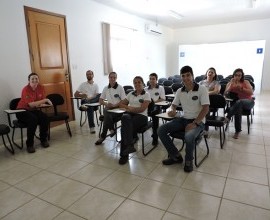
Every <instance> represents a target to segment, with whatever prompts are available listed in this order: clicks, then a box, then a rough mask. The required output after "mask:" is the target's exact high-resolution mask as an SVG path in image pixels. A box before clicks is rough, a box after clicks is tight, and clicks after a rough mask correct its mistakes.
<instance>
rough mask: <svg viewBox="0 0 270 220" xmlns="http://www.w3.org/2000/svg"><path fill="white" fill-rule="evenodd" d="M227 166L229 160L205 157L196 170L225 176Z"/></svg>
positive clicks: (227, 170) (228, 165) (227, 169)
mask: <svg viewBox="0 0 270 220" xmlns="http://www.w3.org/2000/svg"><path fill="white" fill-rule="evenodd" d="M210 154H211V152H210ZM229 167H230V163H229V162H221V161H219V160H218V159H211V158H207V159H206V160H205V161H204V162H203V164H202V165H201V166H200V167H198V168H197V171H199V172H203V173H209V174H213V175H217V176H223V177H227V176H228V172H229Z"/></svg>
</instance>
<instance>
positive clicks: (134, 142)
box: [133, 136, 139, 144]
mask: <svg viewBox="0 0 270 220" xmlns="http://www.w3.org/2000/svg"><path fill="white" fill-rule="evenodd" d="M138 140H139V137H138V136H137V137H134V138H133V144H136V142H137V141H138Z"/></svg>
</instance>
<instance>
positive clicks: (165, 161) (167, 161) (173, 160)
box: [162, 154, 183, 165]
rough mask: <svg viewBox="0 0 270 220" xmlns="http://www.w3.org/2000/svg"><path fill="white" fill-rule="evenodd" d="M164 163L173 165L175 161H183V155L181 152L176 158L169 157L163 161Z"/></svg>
mask: <svg viewBox="0 0 270 220" xmlns="http://www.w3.org/2000/svg"><path fill="white" fill-rule="evenodd" d="M162 163H163V165H172V164H175V163H183V157H182V156H181V154H180V155H179V156H177V157H176V158H175V159H174V158H170V157H169V158H168V159H165V160H163V161H162Z"/></svg>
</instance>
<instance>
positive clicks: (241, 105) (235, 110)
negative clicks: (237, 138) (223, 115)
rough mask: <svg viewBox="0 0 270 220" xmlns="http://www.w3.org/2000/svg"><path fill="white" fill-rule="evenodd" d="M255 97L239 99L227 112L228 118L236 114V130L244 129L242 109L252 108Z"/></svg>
mask: <svg viewBox="0 0 270 220" xmlns="http://www.w3.org/2000/svg"><path fill="white" fill-rule="evenodd" d="M254 104H255V103H254V100H253V99H239V100H237V101H236V102H235V103H234V104H233V105H232V106H231V107H230V110H229V112H228V114H227V118H228V119H231V117H232V116H234V127H235V132H240V131H242V127H241V126H242V111H243V110H251V109H252V108H253V107H254Z"/></svg>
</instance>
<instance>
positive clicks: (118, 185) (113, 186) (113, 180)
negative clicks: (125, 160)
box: [97, 171, 143, 197]
mask: <svg viewBox="0 0 270 220" xmlns="http://www.w3.org/2000/svg"><path fill="white" fill-rule="evenodd" d="M142 181H143V178H141V177H138V176H134V175H130V174H127V173H123V172H119V171H118V172H115V173H113V174H112V175H111V176H109V177H108V178H106V179H105V180H104V181H102V182H101V183H100V184H98V185H97V187H98V188H100V189H104V190H106V191H109V192H112V193H115V194H118V195H120V196H124V197H127V196H128V195H129V194H130V193H131V192H132V191H133V190H134V189H135V188H136V187H137V186H138V185H139V184H140V183H141V182H142Z"/></svg>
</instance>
